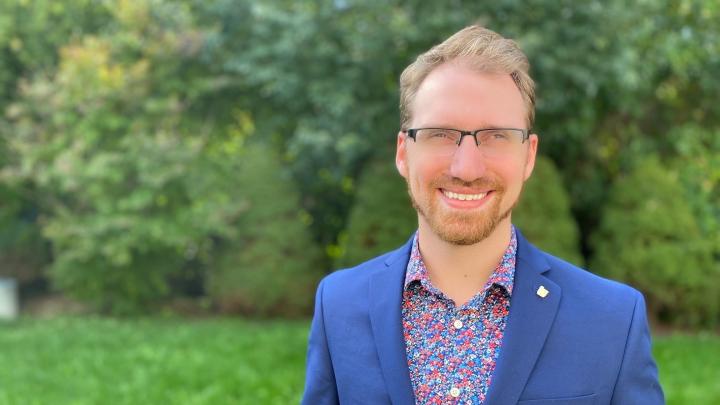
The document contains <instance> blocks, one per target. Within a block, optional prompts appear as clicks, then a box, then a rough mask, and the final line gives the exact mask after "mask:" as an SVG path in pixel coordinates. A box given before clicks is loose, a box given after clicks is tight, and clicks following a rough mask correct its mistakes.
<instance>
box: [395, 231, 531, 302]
mask: <svg viewBox="0 0 720 405" xmlns="http://www.w3.org/2000/svg"><path fill="white" fill-rule="evenodd" d="M516 256H517V235H516V232H515V226H512V227H511V229H510V243H509V244H508V247H507V248H506V249H505V253H503V257H502V260H500V263H499V264H498V265H497V267H495V270H493V272H492V274H490V277H489V278H488V280H487V282H486V283H485V286H484V287H483V290H485V289H487V288H489V287H490V286H492V285H494V284H495V285H499V286H501V287H503V288H504V289H505V290H506V291H507V293H508V294H509V295H512V290H513V280H514V279H515V259H516ZM413 281H419V282H420V284H421V285H422V286H423V287H425V288H426V289H428V290H435V287H434V286H432V284H431V283H430V277H429V276H428V273H427V268H426V267H425V262H424V261H423V259H422V255H421V254H420V247H419V243H418V232H417V231H416V232H415V236H414V237H413V243H412V249H411V250H410V260H409V261H408V265H407V269H406V270H405V284H404V287H405V289H407V288H408V286H409V285H410V283H412V282H413Z"/></svg>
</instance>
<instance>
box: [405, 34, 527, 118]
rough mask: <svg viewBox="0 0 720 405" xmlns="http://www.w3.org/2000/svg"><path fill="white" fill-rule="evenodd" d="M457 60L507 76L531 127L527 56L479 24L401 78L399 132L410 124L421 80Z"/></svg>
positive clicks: (422, 59) (430, 53) (421, 59)
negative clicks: (443, 65)
mask: <svg viewBox="0 0 720 405" xmlns="http://www.w3.org/2000/svg"><path fill="white" fill-rule="evenodd" d="M457 58H463V61H464V62H465V61H467V62H468V63H469V64H470V66H471V67H472V68H473V69H476V70H477V71H479V72H482V73H504V74H509V75H510V77H512V79H513V81H514V82H515V85H516V86H517V88H518V89H519V90H520V94H521V96H522V99H523V102H524V103H525V107H526V110H527V117H526V124H527V127H528V129H530V128H532V124H533V121H534V120H535V83H534V82H533V80H532V78H531V77H530V74H529V70H530V63H529V62H528V59H527V56H525V54H524V53H523V52H522V51H521V50H520V47H519V46H518V45H517V43H515V41H513V40H511V39H506V38H503V37H502V36H501V35H500V34H498V33H496V32H494V31H491V30H489V29H487V28H483V27H481V26H479V25H471V26H469V27H466V28H463V29H462V30H460V31H458V32H456V33H455V34H454V35H453V36H451V37H450V38H448V39H446V40H445V41H444V42H443V43H441V44H439V45H435V46H434V47H432V48H431V49H430V50H429V51H427V52H425V53H423V54H421V55H420V56H418V57H417V59H416V60H415V62H413V63H412V64H410V66H408V67H407V68H405V70H404V71H403V72H402V74H401V75H400V126H401V127H402V129H408V125H410V119H411V113H412V112H411V110H410V106H411V103H412V101H413V99H414V98H415V95H416V94H417V91H418V88H420V84H422V82H423V80H425V78H426V77H427V75H428V74H430V72H432V70H433V69H435V68H436V67H438V66H440V65H442V64H443V63H445V62H448V61H451V60H454V59H457Z"/></svg>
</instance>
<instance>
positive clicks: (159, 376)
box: [0, 318, 720, 405]
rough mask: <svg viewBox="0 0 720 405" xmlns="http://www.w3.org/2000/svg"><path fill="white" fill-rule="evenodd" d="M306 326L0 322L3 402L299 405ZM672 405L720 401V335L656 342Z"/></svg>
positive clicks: (0, 393) (231, 321)
mask: <svg viewBox="0 0 720 405" xmlns="http://www.w3.org/2000/svg"><path fill="white" fill-rule="evenodd" d="M307 327H308V322H307V321H297V322H286V321H266V322H259V321H243V320H237V319H202V320H183V319H146V320H117V319H108V318H60V319H53V320H35V319H23V320H21V321H19V322H14V323H0V404H23V405H24V404H227V403H230V404H235V403H240V404H245V403H247V404H293V403H298V401H299V399H300V395H301V392H302V386H303V379H304V362H305V343H306V337H307ZM655 355H656V358H657V360H658V363H659V366H660V374H661V380H662V383H663V386H664V388H665V391H666V394H667V396H668V403H669V404H715V403H720V336H716V335H698V336H667V337H659V338H656V339H655Z"/></svg>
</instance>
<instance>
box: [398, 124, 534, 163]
mask: <svg viewBox="0 0 720 405" xmlns="http://www.w3.org/2000/svg"><path fill="white" fill-rule="evenodd" d="M402 132H404V133H406V134H407V136H408V137H410V138H412V139H413V141H415V143H417V144H418V146H420V147H422V148H423V149H426V150H427V151H428V152H430V153H432V154H435V155H439V156H447V155H452V154H454V153H455V151H456V150H457V148H458V147H459V146H460V143H461V142H462V139H463V137H464V136H472V137H473V138H474V139H475V145H477V146H478V147H479V148H480V150H481V151H482V152H483V153H484V154H485V155H486V156H489V157H496V156H504V155H508V154H511V153H513V152H514V151H516V150H517V148H518V147H519V146H520V145H521V144H523V143H525V141H526V140H527V139H528V137H529V136H530V131H529V130H527V129H520V128H483V129H476V130H474V131H463V130H460V129H451V128H411V129H407V130H404V131H402Z"/></svg>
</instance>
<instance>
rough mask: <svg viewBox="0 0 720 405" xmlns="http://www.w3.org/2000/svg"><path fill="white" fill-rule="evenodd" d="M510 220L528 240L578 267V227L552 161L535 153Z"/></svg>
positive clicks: (580, 262) (580, 257)
mask: <svg viewBox="0 0 720 405" xmlns="http://www.w3.org/2000/svg"><path fill="white" fill-rule="evenodd" d="M512 219H513V223H514V224H515V225H516V226H518V228H519V229H520V230H521V231H522V232H523V234H524V235H525V237H527V238H528V239H529V240H530V241H531V242H533V243H535V244H537V246H538V247H540V248H541V249H543V250H546V251H547V252H549V253H551V254H553V255H556V256H558V257H560V258H562V259H564V260H567V261H569V262H572V263H575V264H577V265H580V266H582V264H583V258H582V255H581V254H580V248H579V235H578V233H579V232H578V227H577V224H576V223H575V219H574V218H573V216H572V212H571V211H570V198H569V196H568V193H567V191H565V187H564V186H563V181H562V178H561V176H560V173H559V172H558V171H557V169H556V168H555V165H554V164H553V162H552V161H551V160H550V159H549V158H547V157H545V156H538V157H537V160H536V162H535V169H534V171H533V174H532V176H531V177H530V179H528V181H527V182H526V183H525V186H524V188H523V193H522V196H521V198H520V203H519V204H518V206H517V207H516V208H515V209H514V210H513V214H512Z"/></svg>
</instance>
